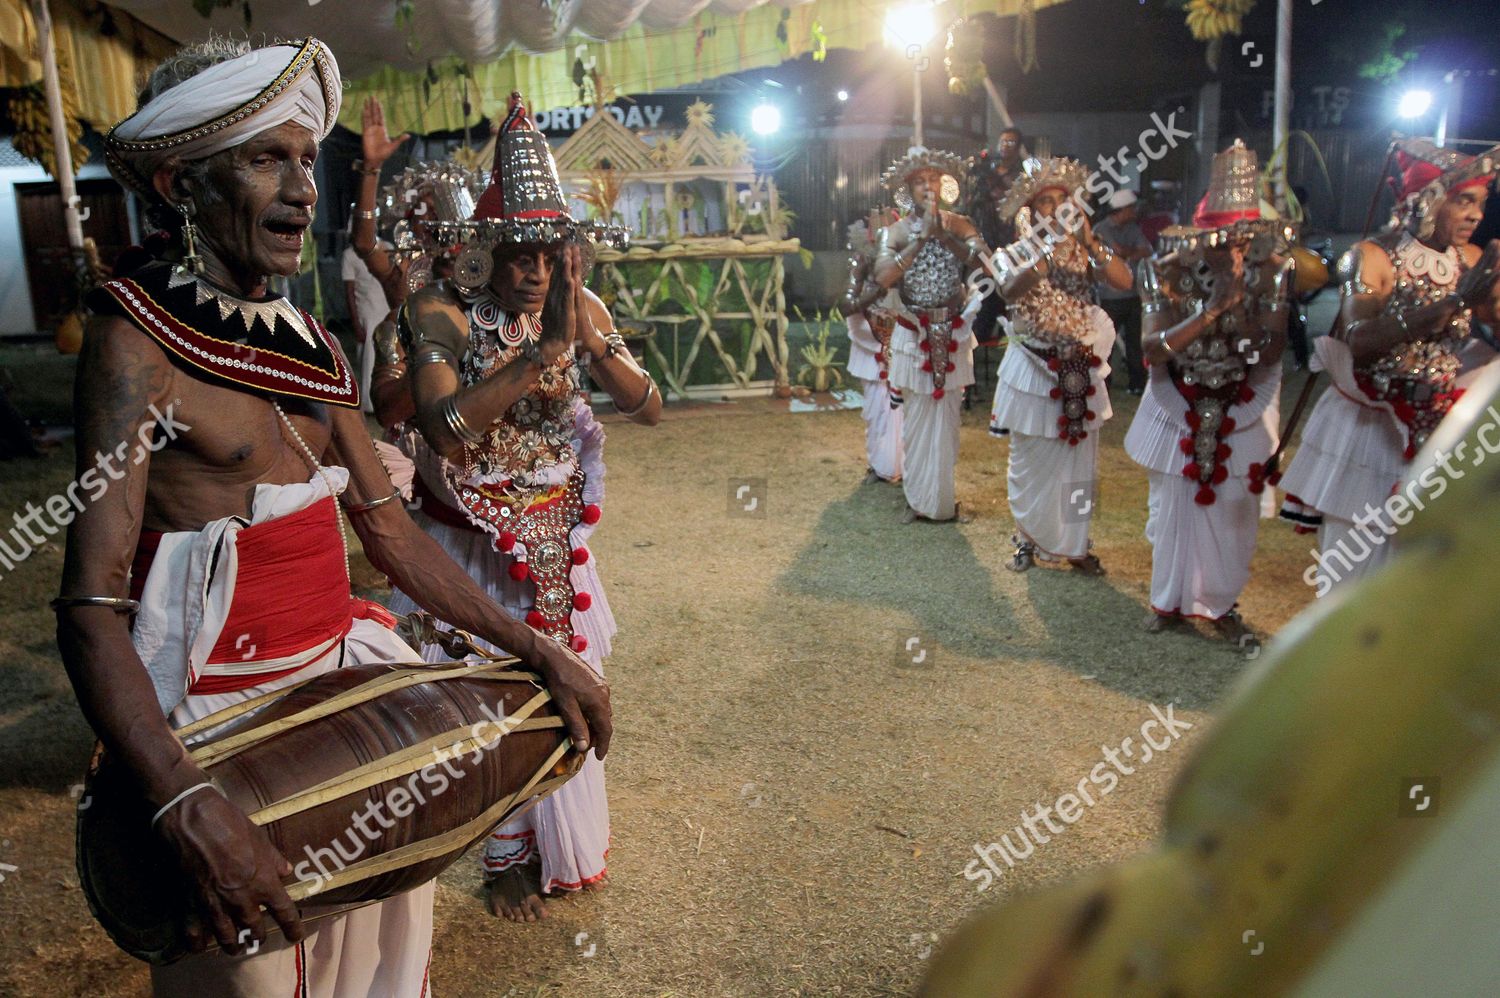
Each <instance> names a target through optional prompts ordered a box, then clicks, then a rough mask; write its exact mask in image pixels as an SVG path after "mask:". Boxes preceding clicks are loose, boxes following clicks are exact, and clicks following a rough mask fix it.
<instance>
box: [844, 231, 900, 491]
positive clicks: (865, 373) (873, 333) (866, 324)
mask: <svg viewBox="0 0 1500 998" xmlns="http://www.w3.org/2000/svg"><path fill="white" fill-rule="evenodd" d="M880 226H881V220H880V212H879V211H872V212H870V215H869V217H868V218H864V219H861V220H860V221H858V222H855V223H854V224H853V225H851V226H849V284H848V286H847V287H846V288H845V289H844V296H843V297H842V298H840V299H839V303H838V308H839V312H840V314H842V315H843V316H844V322H845V323H846V324H847V325H848V327H849V364H848V370H849V376H850V377H853V378H858V379H859V383H860V387H861V389H862V390H863V391H864V399H865V404H864V418H865V461H866V463H867V464H868V471H867V473H866V475H865V481H866V482H877V481H886V482H899V481H900V480H901V407H900V406H899V405H898V404H896V403H897V400H895V399H893V398H892V397H891V389H890V381H889V378H890V368H889V366H888V363H889V354H888V352H887V351H889V349H890V345H891V331H892V330H893V329H894V328H895V325H896V317H895V315H894V313H892V312H891V310H890V309H889V308H888V307H886V306H885V304H884V302H885V300H886V299H887V298H889V296H890V294H891V292H890V291H888V290H887V289H885V288H882V287H881V286H880V285H878V284H876V283H875V281H874V269H875V253H876V249H877V247H878V237H879V234H880ZM877 303H880V304H877Z"/></svg>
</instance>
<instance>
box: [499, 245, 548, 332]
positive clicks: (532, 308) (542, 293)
mask: <svg viewBox="0 0 1500 998" xmlns="http://www.w3.org/2000/svg"><path fill="white" fill-rule="evenodd" d="M556 266H557V247H556V246H549V245H546V244H544V243H521V244H520V245H519V246H505V247H497V248H496V249H495V274H494V276H493V277H491V278H490V290H491V291H493V292H494V293H495V300H496V301H498V302H499V303H500V307H501V308H503V309H505V310H506V311H507V312H512V313H519V312H528V313H530V314H532V315H537V314H539V313H540V312H541V311H542V306H543V305H545V304H546V302H547V288H548V287H549V286H550V285H551V284H552V271H553V270H554V269H555V268H556Z"/></svg>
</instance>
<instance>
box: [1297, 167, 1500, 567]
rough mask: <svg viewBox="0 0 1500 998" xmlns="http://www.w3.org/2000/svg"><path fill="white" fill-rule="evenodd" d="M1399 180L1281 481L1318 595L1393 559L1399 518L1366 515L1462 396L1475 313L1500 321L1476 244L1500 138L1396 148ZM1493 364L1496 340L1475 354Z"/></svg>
mask: <svg viewBox="0 0 1500 998" xmlns="http://www.w3.org/2000/svg"><path fill="white" fill-rule="evenodd" d="M1397 159H1398V164H1399V166H1400V168H1401V170H1402V176H1401V188H1400V191H1399V195H1400V197H1399V199H1398V202H1397V205H1396V212H1395V216H1394V217H1393V218H1392V220H1391V225H1390V227H1389V228H1388V229H1387V230H1386V231H1385V232H1383V233H1381V234H1380V235H1378V236H1376V237H1375V238H1373V239H1367V240H1364V241H1362V242H1359V243H1356V244H1355V245H1354V246H1353V247H1351V248H1350V249H1349V251H1348V252H1347V253H1345V254H1344V256H1343V257H1342V259H1340V261H1339V280H1340V281H1341V282H1342V283H1341V284H1340V290H1339V293H1340V306H1339V307H1340V310H1341V311H1340V317H1341V319H1342V322H1341V329H1340V331H1339V333H1338V335H1337V336H1324V337H1320V338H1319V339H1318V340H1317V341H1316V345H1315V348H1314V349H1315V358H1314V360H1313V367H1314V369H1315V370H1323V371H1327V372H1328V376H1329V378H1330V379H1331V380H1332V382H1333V384H1332V386H1331V387H1330V388H1329V389H1328V390H1327V391H1325V392H1324V393H1323V395H1322V397H1320V398H1319V399H1318V402H1317V405H1316V406H1314V407H1313V410H1312V412H1311V414H1309V416H1308V419H1307V426H1306V428H1305V429H1304V430H1303V431H1302V440H1301V444H1300V446H1299V447H1298V449H1297V454H1296V457H1294V458H1293V460H1292V463H1291V465H1290V466H1289V467H1288V468H1287V470H1286V475H1285V477H1284V479H1283V480H1282V482H1281V487H1282V488H1284V489H1285V490H1286V493H1287V497H1286V498H1287V501H1286V503H1285V505H1284V506H1283V509H1282V515H1283V516H1284V517H1287V518H1288V519H1290V520H1292V521H1293V522H1295V523H1297V524H1298V525H1299V526H1300V527H1302V528H1304V529H1311V528H1314V527H1316V528H1317V531H1318V553H1317V556H1316V557H1317V564H1315V565H1312V566H1310V567H1309V568H1308V570H1307V573H1306V574H1305V575H1304V578H1305V579H1307V581H1308V584H1309V585H1315V586H1316V590H1317V595H1318V596H1323V595H1326V594H1327V593H1328V592H1329V591H1330V590H1331V589H1333V588H1334V586H1336V585H1337V584H1339V583H1342V582H1347V581H1349V580H1351V579H1358V578H1362V577H1364V576H1365V575H1367V574H1369V573H1370V572H1371V571H1372V570H1373V569H1375V568H1377V567H1378V566H1380V565H1382V564H1384V563H1385V561H1386V560H1387V559H1388V558H1389V557H1390V552H1391V545H1390V544H1388V543H1385V541H1386V534H1387V533H1389V532H1390V531H1394V529H1395V526H1394V525H1391V526H1389V529H1387V525H1386V524H1384V523H1383V522H1372V521H1375V520H1376V519H1377V516H1378V514H1380V508H1381V506H1382V504H1384V503H1385V501H1386V500H1387V499H1388V498H1389V497H1390V496H1391V490H1392V489H1394V488H1395V487H1396V485H1397V484H1398V483H1399V482H1400V481H1401V480H1402V478H1403V477H1405V475H1406V473H1407V470H1408V468H1409V466H1410V464H1411V460H1412V458H1413V457H1415V456H1416V453H1417V451H1418V450H1420V449H1421V447H1422V444H1423V443H1424V442H1426V440H1427V437H1428V435H1429V434H1431V432H1432V431H1433V429H1435V428H1436V427H1437V425H1438V423H1440V422H1442V419H1443V417H1444V416H1445V415H1447V413H1448V410H1449V409H1451V408H1452V407H1453V403H1454V402H1456V401H1458V397H1459V396H1460V395H1461V394H1462V393H1463V389H1464V385H1466V384H1467V383H1468V382H1469V381H1470V380H1472V377H1473V375H1474V373H1475V371H1476V370H1477V368H1474V369H1471V370H1466V369H1465V368H1466V367H1468V366H1469V365H1467V364H1466V362H1465V359H1466V355H1468V354H1470V353H1471V351H1470V350H1469V347H1471V345H1473V340H1472V339H1471V332H1473V331H1474V324H1475V322H1476V320H1479V321H1483V322H1487V323H1493V322H1494V321H1495V310H1496V306H1497V301H1500V299H1497V293H1500V285H1497V282H1496V276H1497V267H1500V241H1496V240H1491V242H1490V244H1489V246H1487V247H1486V248H1485V250H1484V252H1483V253H1482V254H1481V252H1480V250H1479V248H1478V247H1477V246H1475V245H1473V244H1472V243H1471V242H1470V240H1471V239H1472V238H1473V235H1474V230H1475V229H1476V228H1477V227H1478V225H1479V222H1480V219H1481V218H1482V217H1483V215H1484V202H1485V196H1486V194H1487V191H1488V188H1489V186H1490V183H1491V181H1493V180H1494V177H1495V174H1496V172H1497V171H1500V146H1497V147H1495V148H1492V149H1490V150H1489V151H1488V152H1485V153H1483V154H1481V155H1479V156H1466V155H1463V154H1461V153H1458V152H1455V151H1453V150H1451V149H1440V148H1438V147H1436V146H1434V145H1432V144H1431V143H1430V142H1427V141H1426V140H1404V141H1402V142H1401V143H1399V144H1398V146H1397ZM1479 354H1480V355H1481V356H1482V357H1483V359H1484V360H1492V359H1493V358H1494V352H1493V350H1492V349H1489V348H1488V347H1486V348H1484V349H1483V350H1481V351H1479Z"/></svg>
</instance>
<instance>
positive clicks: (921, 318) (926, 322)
mask: <svg viewBox="0 0 1500 998" xmlns="http://www.w3.org/2000/svg"><path fill="white" fill-rule="evenodd" d="M917 322H919V323H920V324H921V326H922V328H923V329H926V328H927V327H928V326H931V325H932V320H931V319H929V318H928V317H927V313H926V312H923V313H922V314H921V315H919V316H917Z"/></svg>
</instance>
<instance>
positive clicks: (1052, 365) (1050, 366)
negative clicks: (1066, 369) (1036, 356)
mask: <svg viewBox="0 0 1500 998" xmlns="http://www.w3.org/2000/svg"><path fill="white" fill-rule="evenodd" d="M1059 367H1062V361H1060V360H1058V359H1057V358H1056V357H1048V358H1047V370H1049V371H1055V370H1057V369H1058V368H1059Z"/></svg>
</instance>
